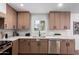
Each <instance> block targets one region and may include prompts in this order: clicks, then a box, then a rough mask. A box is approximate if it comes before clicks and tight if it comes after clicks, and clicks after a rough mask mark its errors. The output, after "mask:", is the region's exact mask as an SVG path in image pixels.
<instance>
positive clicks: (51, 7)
mask: <svg viewBox="0 0 79 59" xmlns="http://www.w3.org/2000/svg"><path fill="white" fill-rule="evenodd" d="M20 4H21V3H9V5H10V6H11V7H13V8H14V9H15V10H16V11H30V12H31V13H48V12H49V11H71V12H77V13H78V12H79V3H63V6H62V7H58V3H23V4H24V6H23V7H22V6H20Z"/></svg>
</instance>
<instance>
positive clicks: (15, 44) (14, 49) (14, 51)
mask: <svg viewBox="0 0 79 59" xmlns="http://www.w3.org/2000/svg"><path fill="white" fill-rule="evenodd" d="M12 55H18V40H15V41H13V45H12Z"/></svg>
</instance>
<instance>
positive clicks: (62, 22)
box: [49, 12, 70, 30]
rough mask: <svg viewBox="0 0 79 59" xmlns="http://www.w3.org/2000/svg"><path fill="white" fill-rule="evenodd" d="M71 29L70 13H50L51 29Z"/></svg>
mask: <svg viewBox="0 0 79 59" xmlns="http://www.w3.org/2000/svg"><path fill="white" fill-rule="evenodd" d="M69 28H70V12H50V13H49V29H50V30H66V29H69Z"/></svg>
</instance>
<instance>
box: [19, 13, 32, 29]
mask: <svg viewBox="0 0 79 59" xmlns="http://www.w3.org/2000/svg"><path fill="white" fill-rule="evenodd" d="M30 18H31V15H30V13H29V12H18V29H24V30H25V29H26V30H29V29H30V24H31V23H30V21H31V19H30Z"/></svg>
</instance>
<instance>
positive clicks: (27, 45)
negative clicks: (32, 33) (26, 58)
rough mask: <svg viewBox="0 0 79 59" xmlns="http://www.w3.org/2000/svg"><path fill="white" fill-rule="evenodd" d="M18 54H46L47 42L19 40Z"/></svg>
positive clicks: (41, 40)
mask: <svg viewBox="0 0 79 59" xmlns="http://www.w3.org/2000/svg"><path fill="white" fill-rule="evenodd" d="M19 53H20V54H40V53H41V54H43V53H48V40H43V39H40V41H36V39H20V40H19Z"/></svg>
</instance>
